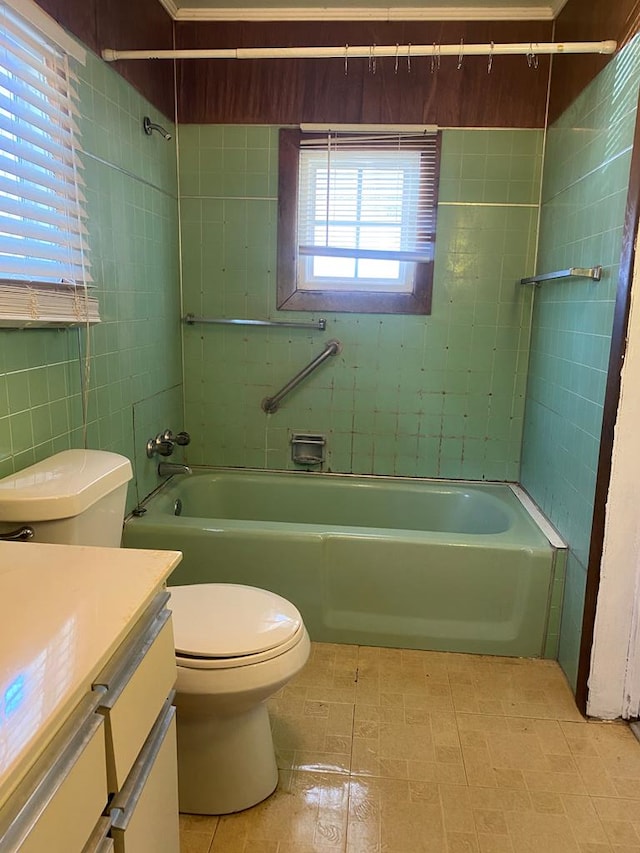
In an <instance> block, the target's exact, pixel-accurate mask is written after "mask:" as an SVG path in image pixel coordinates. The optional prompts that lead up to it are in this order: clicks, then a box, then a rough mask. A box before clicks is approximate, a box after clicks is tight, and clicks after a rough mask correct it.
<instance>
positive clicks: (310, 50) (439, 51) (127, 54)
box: [102, 41, 617, 62]
mask: <svg viewBox="0 0 640 853" xmlns="http://www.w3.org/2000/svg"><path fill="white" fill-rule="evenodd" d="M616 47H617V43H616V42H615V41H575V42H521V43H517V44H493V43H491V44H464V43H463V42H460V44H436V43H434V44H393V45H379V44H372V45H350V44H349V45H344V46H343V47H234V48H214V49H210V50H209V49H184V50H114V49H112V48H105V49H104V50H103V51H102V58H103V59H104V60H105V61H106V62H115V61H116V60H118V59H331V58H338V59H344V60H347V59H357V58H362V59H375V58H379V57H382V56H392V57H398V56H402V57H405V56H406V57H409V58H411V59H413V58H414V57H416V56H430V57H433V58H435V59H439V58H440V57H442V56H457V57H458V59H459V60H462V58H463V57H464V56H501V55H502V56H537V55H540V54H557V53H614V52H615V49H616Z"/></svg>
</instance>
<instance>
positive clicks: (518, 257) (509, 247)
mask: <svg viewBox="0 0 640 853" xmlns="http://www.w3.org/2000/svg"><path fill="white" fill-rule="evenodd" d="M541 151H542V133H541V132H540V131H535V130H471V131H469V130H460V131H457V130H451V131H445V132H444V135H443V147H442V175H441V185H440V206H439V214H438V216H439V218H438V236H437V243H436V267H435V284H434V296H433V313H432V314H431V315H430V316H428V317H409V316H387V315H366V314H327V315H326V316H327V330H326V332H325V333H320V332H307V331H305V330H295V331H293V330H287V329H266V328H262V329H261V328H239V327H231V328H230V327H223V326H192V327H186V328H185V331H184V348H185V405H186V419H187V427H188V429H189V430H190V431H191V432H192V434H193V436H194V442H193V444H192V445H191V446H190V448H189V461H191V462H193V463H195V464H213V465H232V466H251V467H265V468H291V467H294V466H293V465H292V463H291V460H290V450H289V437H290V433H291V432H292V431H295V430H297V431H303V432H319V433H324V434H326V436H327V442H328V444H327V463H326V466H325V468H326V469H328V470H332V471H340V472H356V473H374V474H398V475H412V476H426V477H447V478H472V479H476V478H477V479H483V478H486V479H498V480H503V479H508V480H517V479H518V474H519V464H520V445H521V435H522V423H523V405H524V393H525V383H526V369H527V359H528V342H529V319H530V300H531V291H530V290H527V289H525V288H522V287H521V286H519V285H518V284H517V283H516V282H517V280H518V279H520V278H521V277H522V276H524V275H526V274H528V273H530V272H531V271H532V269H533V259H534V252H535V237H536V226H537V212H538V201H539V189H540V187H539V185H540V166H541ZM277 157H278V129H277V128H275V127H257V126H251V127H247V126H230V127H227V126H225V127H222V126H210V125H208V126H197V125H184V126H181V127H180V128H179V164H180V165H179V174H180V204H181V229H182V232H181V233H182V249H183V254H182V263H183V288H184V310H185V312H191V313H194V314H197V315H204V316H209V317H241V318H256V319H265V318H268V319H280V320H292V319H296V318H297V319H301V320H311V319H314V318H315V319H317V317H318V316H320V315H311V314H304V313H300V314H294V313H292V312H278V311H277V310H276V309H275V262H276V224H277ZM331 338H338V339H339V340H340V341H341V342H342V344H343V351H342V353H341V355H339V356H337V357H335V358H332V359H330V360H329V361H328V362H326V363H325V364H324V365H323V366H322V368H320V370H319V371H318V372H317V373H316V374H314V375H313V376H312V377H311V378H310V379H309V380H308V381H307V382H306V384H305V385H303V386H300V388H299V389H297V390H296V391H295V392H294V393H293V394H292V395H291V396H290V397H289V398H287V400H286V401H285V402H284V403H283V405H282V408H281V409H280V410H279V411H278V412H277V413H275V414H273V415H269V416H267V415H265V414H264V413H263V412H262V410H261V408H260V402H261V400H262V399H263V398H264V397H265V396H268V395H269V394H272V393H273V392H274V391H275V390H277V389H278V388H279V387H281V386H282V385H283V384H284V383H285V382H287V381H288V380H289V379H290V378H291V376H293V375H294V374H295V373H297V372H298V370H300V368H302V367H303V366H304V365H305V364H306V363H307V362H308V361H310V360H311V359H312V358H313V357H315V355H316V354H317V353H318V352H320V351H321V349H322V347H323V344H324V342H325V341H327V340H329V339H331Z"/></svg>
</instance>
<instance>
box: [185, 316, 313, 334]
mask: <svg viewBox="0 0 640 853" xmlns="http://www.w3.org/2000/svg"><path fill="white" fill-rule="evenodd" d="M184 322H185V323H186V324H187V325H188V326H193V325H194V323H206V324H210V325H217V326H282V327H283V328H285V329H316V330H317V331H319V332H324V330H325V329H326V328H327V321H326V320H325V319H324V317H321V318H320V319H319V320H316V321H315V322H313V323H304V322H302V321H301V320H300V321H298V320H227V319H226V317H196V316H195V314H185V315H184Z"/></svg>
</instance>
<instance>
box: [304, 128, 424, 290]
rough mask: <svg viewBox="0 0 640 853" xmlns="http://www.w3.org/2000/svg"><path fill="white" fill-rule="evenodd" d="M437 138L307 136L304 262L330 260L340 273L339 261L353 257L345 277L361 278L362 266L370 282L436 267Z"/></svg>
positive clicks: (408, 135) (411, 135) (413, 135)
mask: <svg viewBox="0 0 640 853" xmlns="http://www.w3.org/2000/svg"><path fill="white" fill-rule="evenodd" d="M437 139H438V137H437V132H433V131H425V132H419V133H415V132H411V133H397V132H396V133H377V134H331V133H329V134H325V135H324V136H323V137H310V138H304V137H303V139H302V140H301V145H300V167H299V184H298V254H299V256H303V257H304V256H311V257H313V258H316V259H318V258H331V259H332V263H333V265H334V269H335V270H336V274H337V271H338V270H340V269H341V264H340V262H339V261H338V259H350V260H351V266H350V267H348V268H347V267H345V265H344V263H343V264H342V269H343V271H344V277H345V278H347V279H348V278H350V277H352V276H353V277H354V278H357V277H358V273H357V272H356V269H357V267H356V266H355V265H354V263H353V259H356V260H359V261H360V267H362V268H363V269H364V270H365V272H364V274H363V277H364V278H368V279H370V280H375V279H376V278H381V279H384V278H386V277H387V275H388V277H389V278H393V277H394V276H395V277H396V278H397V277H398V275H399V273H398V272H397V271H398V270H399V269H400V266H401V265H404V266H405V267H406V265H407V264H416V263H426V262H430V261H432V260H433V250H434V241H435V220H436V201H437V191H436V188H437V167H438V162H437V161H438V145H437ZM373 261H377V262H378V263H377V264H373V263H372V262H373ZM381 261H386V262H393V263H391V264H389V263H387V264H386V265H385V264H381V263H380V262H381ZM364 262H367V263H366V264H365V263H364ZM322 266H323V265H322V263H320V264H319V267H320V268H321V269H322ZM325 267H326V264H325ZM347 270H351V271H352V272H351V274H350V273H349V272H348V271H347ZM376 270H377V271H378V274H376ZM394 271H395V272H394ZM367 272H368V274H367ZM329 275H330V273H329Z"/></svg>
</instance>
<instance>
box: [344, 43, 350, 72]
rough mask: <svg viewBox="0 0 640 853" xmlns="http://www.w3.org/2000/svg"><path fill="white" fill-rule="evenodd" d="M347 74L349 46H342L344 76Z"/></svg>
mask: <svg viewBox="0 0 640 853" xmlns="http://www.w3.org/2000/svg"><path fill="white" fill-rule="evenodd" d="M348 74H349V45H348V44H345V46H344V76H345V77H346V76H347V75H348Z"/></svg>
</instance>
